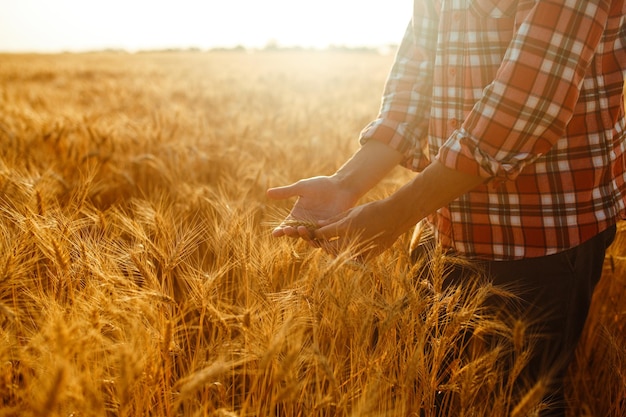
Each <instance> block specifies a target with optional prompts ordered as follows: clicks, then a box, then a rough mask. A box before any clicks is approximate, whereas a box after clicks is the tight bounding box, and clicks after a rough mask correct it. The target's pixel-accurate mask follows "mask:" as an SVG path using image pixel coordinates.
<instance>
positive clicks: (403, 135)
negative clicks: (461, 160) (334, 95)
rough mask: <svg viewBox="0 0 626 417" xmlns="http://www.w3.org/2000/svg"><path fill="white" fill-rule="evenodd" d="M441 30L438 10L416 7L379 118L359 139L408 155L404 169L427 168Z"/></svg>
mask: <svg viewBox="0 0 626 417" xmlns="http://www.w3.org/2000/svg"><path fill="white" fill-rule="evenodd" d="M437 27H438V25H437V15H436V13H435V11H434V8H433V9H432V10H430V11H429V10H427V9H426V4H425V3H424V5H423V6H422V7H416V10H415V12H414V16H413V19H412V21H411V23H410V24H409V25H408V27H407V30H406V32H405V36H404V38H403V40H402V43H401V45H400V47H399V49H398V52H397V54H396V58H395V61H394V65H393V67H392V69H391V72H390V74H389V76H388V78H387V82H386V84H385V89H384V93H383V98H382V104H381V107H380V111H379V114H378V117H377V118H376V119H375V120H374V121H372V122H371V123H370V124H369V125H367V126H366V127H365V129H363V131H362V132H361V135H360V139H359V140H360V143H361V144H364V143H366V142H367V141H369V140H372V139H374V140H377V141H380V142H382V143H385V144H387V145H389V146H390V147H392V148H393V149H395V150H397V151H399V152H400V153H402V154H403V155H404V158H403V161H402V165H404V166H406V167H407V168H411V169H415V170H417V169H419V168H420V166H419V165H424V166H425V158H424V154H423V153H424V149H426V137H427V134H428V123H429V114H430V106H431V95H432V77H433V65H434V59H435V47H436V43H437ZM418 161H423V162H424V163H423V164H420V162H418ZM421 168H423V166H421Z"/></svg>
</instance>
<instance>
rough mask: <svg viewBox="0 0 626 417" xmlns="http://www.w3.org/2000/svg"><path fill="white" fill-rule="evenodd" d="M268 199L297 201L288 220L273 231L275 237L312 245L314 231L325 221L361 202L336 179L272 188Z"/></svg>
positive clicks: (312, 180) (324, 178)
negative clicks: (295, 199)
mask: <svg viewBox="0 0 626 417" xmlns="http://www.w3.org/2000/svg"><path fill="white" fill-rule="evenodd" d="M267 196H268V197H269V198H271V199H275V200H282V199H286V198H292V197H298V200H297V201H296V203H295V205H294V206H293V209H292V210H291V212H290V213H289V216H287V218H286V219H285V220H284V221H283V222H282V223H281V224H280V225H279V226H278V227H276V228H275V229H274V230H273V231H272V235H273V236H275V237H281V236H288V237H292V238H303V239H305V240H307V241H310V240H311V239H312V237H313V235H312V231H313V229H315V228H317V227H319V224H318V222H319V221H320V220H326V219H329V218H331V217H333V216H336V215H337V214H339V213H342V212H344V211H346V210H348V209H349V208H351V207H352V206H353V205H354V204H355V203H356V200H357V199H358V196H355V195H354V194H353V193H352V192H351V191H350V190H346V189H344V188H342V187H341V185H340V183H339V181H338V180H337V179H336V178H334V177H326V176H324V177H313V178H308V179H304V180H300V181H298V182H296V183H294V184H291V185H287V186H284V187H276V188H270V189H269V190H267Z"/></svg>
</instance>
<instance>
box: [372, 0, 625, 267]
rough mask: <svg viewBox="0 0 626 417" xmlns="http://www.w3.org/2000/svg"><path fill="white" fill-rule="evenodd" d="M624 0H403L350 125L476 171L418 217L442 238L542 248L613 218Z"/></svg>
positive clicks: (579, 237)
mask: <svg viewBox="0 0 626 417" xmlns="http://www.w3.org/2000/svg"><path fill="white" fill-rule="evenodd" d="M625 14H626V4H625V0H602V1H601V0H591V1H590V0H519V1H518V0H415V6H414V16H413V19H412V22H411V24H410V25H409V27H408V29H407V32H406V35H405V37H404V39H403V41H402V44H401V46H400V48H399V50H398V53H397V57H396V60H395V63H394V66H393V68H392V70H391V73H390V75H389V78H388V80H387V83H386V86H385V92H384V95H383V101H382V106H381V110H380V114H379V116H378V118H377V119H376V120H374V121H373V122H372V123H370V124H369V125H368V126H367V127H366V128H365V129H364V130H363V132H362V133H361V138H360V140H361V143H365V142H366V141H367V140H370V139H375V140H378V141H381V142H383V143H386V144H388V145H389V146H391V147H393V148H395V149H397V150H398V151H400V152H401V153H403V154H404V156H405V158H404V163H403V164H404V165H405V166H407V167H408V168H411V169H413V170H415V171H419V170H421V169H423V168H424V167H425V166H426V165H428V163H429V162H430V160H431V158H432V157H435V158H437V160H439V161H440V162H442V163H443V164H444V165H446V166H447V167H449V168H453V169H456V170H458V171H462V172H466V173H468V174H473V175H480V176H482V177H484V178H485V179H486V182H485V183H484V184H483V185H481V186H480V187H478V188H477V189H475V190H473V191H471V192H469V193H467V194H466V195H463V196H462V197H460V198H459V199H457V200H455V201H454V202H452V203H451V204H450V205H448V206H447V207H443V208H441V209H440V210H438V211H437V213H435V214H433V215H431V216H430V217H429V221H430V223H431V224H432V226H433V228H434V230H435V233H436V235H437V237H438V239H439V241H440V242H441V243H442V245H443V246H444V247H448V248H453V249H455V250H456V251H457V252H459V253H462V254H464V255H466V256H469V257H476V258H484V259H491V260H510V259H520V258H525V257H536V256H544V255H549V254H553V253H556V252H559V251H562V250H565V249H568V248H571V247H573V246H576V245H578V244H580V243H582V242H583V241H585V240H587V239H589V238H591V237H593V236H595V235H596V234H598V233H599V232H601V231H603V230H604V229H606V228H607V227H609V226H611V225H612V224H614V223H616V222H617V221H618V219H619V218H620V217H621V216H623V212H624V210H625V207H626V205H625V203H626V201H625V199H626V155H625V150H626V122H625V120H624V96H623V89H624V75H625V74H626V23H625V21H626V18H625V17H624V15H625Z"/></svg>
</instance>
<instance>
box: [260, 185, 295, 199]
mask: <svg viewBox="0 0 626 417" xmlns="http://www.w3.org/2000/svg"><path fill="white" fill-rule="evenodd" d="M298 190H299V187H298V183H294V184H291V185H284V186H282V187H273V188H270V189H268V190H267V192H266V194H267V196H268V197H269V198H271V199H272V200H283V199H286V198H291V197H298Z"/></svg>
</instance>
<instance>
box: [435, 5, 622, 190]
mask: <svg viewBox="0 0 626 417" xmlns="http://www.w3.org/2000/svg"><path fill="white" fill-rule="evenodd" d="M609 7H610V2H607V1H599V0H596V1H582V0H575V1H567V2H566V1H538V2H535V5H534V7H533V9H532V10H531V11H530V12H529V13H528V15H527V17H526V19H525V20H524V21H523V22H521V23H520V25H519V28H518V30H517V32H516V33H515V35H514V37H513V40H512V42H511V43H510V46H509V48H508V50H507V52H506V55H505V57H504V60H503V62H502V65H501V67H500V68H499V70H498V72H497V74H496V77H495V79H494V80H493V82H491V83H490V84H489V85H488V86H487V87H486V88H485V89H484V93H483V96H482V98H481V99H480V100H479V101H478V102H477V103H476V105H475V106H474V108H473V109H472V111H471V112H470V113H469V115H468V116H467V118H466V119H465V121H464V123H463V124H462V126H461V127H460V128H459V129H458V130H457V131H455V132H454V133H453V134H452V135H451V136H450V138H449V139H448V140H447V142H446V143H445V144H444V145H443V146H442V147H441V148H440V150H439V154H438V155H437V159H438V160H439V161H440V162H442V163H443V164H444V165H446V166H448V167H450V168H453V169H456V170H459V171H463V172H466V173H469V174H472V175H480V176H482V177H485V178H498V179H501V180H513V179H515V178H516V177H517V176H518V175H519V174H520V172H521V171H522V170H523V169H524V167H525V166H527V165H528V164H531V163H533V162H534V161H535V160H536V159H537V158H539V157H540V156H542V155H544V154H545V153H547V152H549V151H550V149H551V148H552V147H553V146H554V145H555V143H556V142H557V141H558V140H559V138H561V137H563V134H564V132H565V129H566V127H567V124H568V122H569V121H570V119H571V118H572V115H573V114H574V110H575V106H576V103H577V100H578V97H579V93H580V88H581V85H582V82H583V79H584V77H585V74H586V73H587V71H589V70H590V64H591V61H592V59H593V57H594V53H595V52H596V48H597V47H598V45H599V43H600V40H601V37H602V34H603V30H604V28H605V25H606V22H607V18H608V15H609ZM599 64H600V63H598V65H599ZM591 70H593V69H591Z"/></svg>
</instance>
